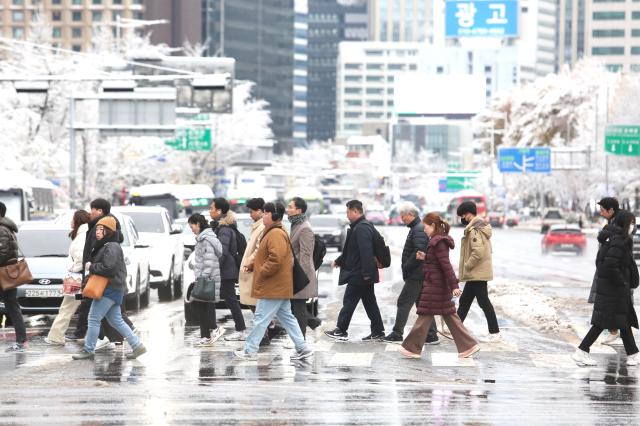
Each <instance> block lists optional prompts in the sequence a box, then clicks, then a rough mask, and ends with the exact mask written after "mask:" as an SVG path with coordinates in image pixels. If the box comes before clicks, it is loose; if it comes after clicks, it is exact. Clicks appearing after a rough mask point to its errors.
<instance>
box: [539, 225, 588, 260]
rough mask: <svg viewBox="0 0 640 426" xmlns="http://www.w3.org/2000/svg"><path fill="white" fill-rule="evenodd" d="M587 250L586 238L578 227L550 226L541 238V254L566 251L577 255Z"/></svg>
mask: <svg viewBox="0 0 640 426" xmlns="http://www.w3.org/2000/svg"><path fill="white" fill-rule="evenodd" d="M586 248H587V238H586V237H585V235H584V233H583V232H582V230H581V229H580V227H579V226H578V225H551V226H550V228H549V231H548V232H547V233H546V234H545V235H544V237H542V254H547V253H549V252H559V251H567V252H574V253H576V254H578V255H581V254H583V253H584V251H585V249H586Z"/></svg>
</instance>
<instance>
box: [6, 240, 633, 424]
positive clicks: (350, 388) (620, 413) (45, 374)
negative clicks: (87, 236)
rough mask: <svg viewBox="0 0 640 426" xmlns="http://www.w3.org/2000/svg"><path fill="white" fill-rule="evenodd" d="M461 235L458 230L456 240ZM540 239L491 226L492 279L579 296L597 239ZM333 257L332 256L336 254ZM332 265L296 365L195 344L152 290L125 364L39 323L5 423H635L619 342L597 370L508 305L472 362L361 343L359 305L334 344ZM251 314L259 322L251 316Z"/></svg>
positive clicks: (381, 295) (567, 341) (389, 283)
mask: <svg viewBox="0 0 640 426" xmlns="http://www.w3.org/2000/svg"><path fill="white" fill-rule="evenodd" d="M384 231H385V233H386V235H387V238H388V240H389V241H391V243H392V245H393V246H394V249H393V252H394V255H395V258H394V264H393V266H392V268H390V269H388V270H385V271H384V273H383V280H384V282H382V283H380V284H378V287H377V289H376V290H377V294H378V300H379V304H380V306H381V310H382V313H383V318H384V321H385V326H386V327H387V330H390V329H391V328H392V326H393V322H394V317H395V300H396V298H397V294H398V293H399V291H400V289H401V287H402V283H401V282H400V276H399V270H398V267H397V264H398V262H399V260H398V259H397V256H398V255H399V250H400V247H401V245H402V243H403V242H404V237H405V235H406V230H405V228H402V227H398V228H386V229H385V230H384ZM459 235H460V230H459V229H454V231H453V236H454V238H455V239H456V240H457V241H459ZM539 241H540V235H539V234H536V233H534V232H528V231H519V230H496V233H495V236H494V252H495V262H494V263H495V265H496V275H500V276H501V277H503V278H508V279H513V280H514V281H515V280H525V279H526V280H530V281H532V282H544V281H555V282H560V283H566V284H567V285H566V291H568V292H574V293H576V294H580V295H583V293H584V292H585V288H587V290H586V291H588V285H589V284H590V276H592V274H593V266H592V265H593V254H594V253H595V249H596V247H595V243H594V242H593V241H590V242H589V244H590V246H589V254H587V255H586V256H584V257H580V258H577V257H571V256H563V255H560V256H545V257H542V256H541V254H540V250H539ZM536 249H537V250H536ZM335 256H336V253H330V254H329V255H328V257H329V259H327V260H330V259H331V258H333V257H335ZM452 259H453V260H456V259H457V251H456V252H455V253H454V254H452ZM454 263H457V262H454ZM589 268H591V269H589ZM336 273H337V272H335V271H331V270H330V269H329V268H328V266H323V268H322V270H321V272H320V279H321V281H320V292H321V299H320V309H321V312H320V317H321V318H322V319H323V325H322V327H321V328H319V329H318V330H316V331H315V332H308V340H309V343H310V345H311V346H312V347H313V349H314V350H315V355H314V356H313V357H312V358H311V359H309V360H307V361H303V362H296V361H293V362H292V361H290V360H289V356H288V354H289V353H290V352H291V349H287V348H286V347H285V344H286V342H287V341H288V339H286V338H284V339H277V340H274V341H273V343H272V345H271V346H269V347H267V348H266V349H265V350H264V351H262V352H261V354H260V357H259V359H258V361H257V362H242V361H236V360H235V359H233V356H232V353H231V352H232V350H233V349H235V348H237V347H238V346H240V344H239V343H237V342H224V341H219V342H218V343H217V344H216V346H214V347H212V348H207V349H197V348H193V347H192V343H193V341H195V340H196V339H197V337H199V332H198V330H197V329H196V328H195V327H185V326H184V319H183V313H182V301H180V300H177V301H173V302H170V303H159V302H158V301H157V298H156V297H154V298H153V300H152V302H151V305H150V307H149V308H147V309H145V310H142V311H140V312H138V313H135V314H133V315H132V319H133V322H134V324H135V325H136V327H137V328H138V329H139V330H140V333H141V337H142V339H143V341H144V342H145V344H146V345H147V348H148V349H149V353H148V354H146V355H144V356H143V357H141V358H140V359H138V360H135V361H127V360H125V359H124V358H123V357H122V353H123V351H122V348H119V349H118V350H117V351H116V352H114V353H110V354H102V355H98V356H96V360H95V361H93V362H92V361H72V360H71V356H70V354H72V353H73V352H76V351H78V350H79V346H77V345H76V344H74V343H68V344H67V345H66V347H64V348H55V347H48V346H46V345H45V344H44V343H43V341H42V339H43V337H44V335H45V334H46V332H47V321H50V320H48V319H46V318H44V319H43V318H32V320H31V321H30V325H31V327H30V329H29V334H30V338H31V346H30V348H29V351H28V352H27V353H23V354H4V353H0V369H1V370H0V371H1V375H0V377H1V378H0V389H2V397H0V424H12V423H16V424H43V423H49V424H92V425H99V424H143V423H144V424H175V423H183V424H197V423H201V424H213V423H233V424H237V423H240V424H260V423H274V424H275V423H278V424H282V423H291V424H293V423H296V424H297V423H310V424H345V423H353V424H389V423H392V424H403V423H433V424H459V423H478V424H480V423H496V424H514V423H519V424H538V423H553V424H555V423H568V424H602V423H611V424H620V423H630V424H637V422H638V420H637V416H638V412H639V408H640V403H639V402H638V391H639V386H638V378H639V377H640V373H639V372H638V370H640V368H633V367H630V368H627V367H626V366H625V356H624V354H623V352H624V351H622V348H617V349H616V350H613V349H610V348H607V347H602V346H599V345H596V346H595V347H594V351H593V352H594V357H595V358H596V359H597V360H598V361H599V364H598V366H597V367H594V368H589V369H586V368H579V367H576V366H575V365H574V364H573V362H572V361H571V360H570V358H569V356H570V354H571V353H572V351H573V349H574V347H575V346H573V345H574V344H575V342H576V339H577V337H576V336H564V335H563V336H560V335H554V334H545V333H541V332H539V331H536V329H535V327H531V326H530V325H529V324H524V323H521V322H515V321H514V320H512V319H509V318H505V317H503V316H502V315H500V312H498V316H499V321H500V326H501V328H502V330H503V335H504V341H503V342H502V343H495V344H482V345H481V346H482V351H481V352H479V353H478V354H477V355H476V356H474V359H472V360H463V361H460V360H458V359H457V357H456V353H455V346H454V345H453V342H451V341H448V340H446V339H444V338H441V342H442V343H441V344H440V345H438V346H430V347H427V348H426V349H425V351H424V352H423V357H422V359H420V360H408V359H403V358H401V357H400V356H399V354H398V353H397V350H398V348H399V346H398V345H387V344H383V343H361V342H359V341H358V338H359V337H363V336H365V335H367V334H368V333H369V329H368V320H367V318H366V315H365V313H364V309H363V308H362V307H361V306H360V307H359V308H358V310H357V311H356V314H355V316H354V320H353V322H352V326H351V329H350V330H349V333H350V336H351V341H350V342H346V343H337V342H333V341H331V340H329V339H327V338H326V337H324V336H323V335H322V330H321V329H324V328H327V329H330V328H332V327H333V326H334V324H335V319H336V317H337V313H338V311H339V309H340V306H341V297H342V294H343V289H342V288H337V287H336V285H335V280H336V278H337V276H336ZM554 289H555V290H554V291H557V292H562V291H563V287H562V286H561V287H560V288H558V286H557V285H556V286H555V287H554ZM516 291H517V290H516ZM585 297H586V296H585ZM567 309H568V310H570V309H572V308H571V307H570V306H568V307H567ZM227 314H228V311H224V310H221V311H219V313H218V315H219V317H220V319H221V325H223V326H225V327H227V328H228V329H231V328H232V321H231V320H230V318H229V317H228V316H226V317H225V315H227ZM569 314H570V315H573V316H576V315H582V314H581V313H575V312H570V313H569ZM245 318H246V319H247V320H248V323H249V324H250V323H251V313H250V312H249V311H246V312H245ZM413 318H414V317H413V314H412V317H411V318H410V319H409V324H408V326H407V327H410V326H411V325H412V323H413ZM581 319H583V320H584V321H587V320H588V318H581ZM465 324H466V325H467V326H468V327H469V328H470V330H471V331H472V333H473V334H474V335H476V336H479V337H482V336H483V335H485V334H486V322H485V320H484V317H483V315H482V312H481V311H480V310H479V308H478V307H477V306H474V308H473V309H472V312H471V313H470V315H469V317H468V319H467V321H465ZM407 332H408V329H407ZM12 339H13V333H12V330H11V329H8V330H7V329H3V330H2V333H1V334H0V343H4V344H6V345H8V344H9V343H10V342H11V341H12ZM126 349H127V350H128V348H126Z"/></svg>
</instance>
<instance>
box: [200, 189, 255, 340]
mask: <svg viewBox="0 0 640 426" xmlns="http://www.w3.org/2000/svg"><path fill="white" fill-rule="evenodd" d="M230 207H231V206H230V205H229V202H228V201H227V200H226V199H225V198H222V197H218V198H215V199H214V200H213V202H212V203H211V206H210V208H209V215H210V216H211V219H213V220H212V222H211V229H213V232H215V233H216V235H217V236H218V239H219V240H220V243H221V244H222V257H220V259H219V261H220V278H221V285H220V298H221V299H223V300H224V303H225V304H226V305H227V307H228V308H229V310H230V311H231V316H232V317H233V322H234V323H235V326H236V332H235V333H232V334H230V335H228V336H226V338H225V340H235V341H243V340H245V338H246V329H247V327H246V326H245V324H244V317H243V316H242V309H241V308H240V302H239V301H238V297H237V296H236V283H237V282H238V276H239V270H240V263H241V261H242V255H244V251H243V253H242V254H240V253H239V250H238V248H239V247H238V236H237V234H238V233H237V232H236V231H237V229H238V226H237V224H236V216H235V213H233V212H232V211H231V210H230ZM244 245H245V248H246V241H245V244H244ZM238 256H239V258H240V261H238V260H237V258H238Z"/></svg>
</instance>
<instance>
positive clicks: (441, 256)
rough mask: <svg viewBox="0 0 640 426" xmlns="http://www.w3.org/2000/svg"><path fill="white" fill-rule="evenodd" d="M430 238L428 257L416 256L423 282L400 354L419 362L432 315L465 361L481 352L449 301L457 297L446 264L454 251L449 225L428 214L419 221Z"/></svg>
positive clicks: (456, 280)
mask: <svg viewBox="0 0 640 426" xmlns="http://www.w3.org/2000/svg"><path fill="white" fill-rule="evenodd" d="M422 222H423V223H424V232H425V233H426V234H427V235H428V236H429V245H428V246H427V253H426V254H425V253H423V252H418V253H417V255H416V257H417V259H418V260H423V261H424V266H423V269H424V282H423V283H422V291H421V293H420V298H419V299H418V311H417V312H418V319H417V320H416V323H415V324H414V325H413V328H412V329H411V332H410V333H409V335H408V336H407V338H406V339H405V340H404V342H402V349H400V353H401V354H402V355H403V356H405V357H408V358H420V353H421V352H422V345H424V341H425V339H426V337H427V332H428V331H429V327H430V326H431V322H432V321H433V320H434V316H435V315H441V316H442V318H443V319H444V322H445V323H446V324H447V327H448V328H449V330H450V331H451V335H452V336H453V340H454V342H455V344H456V347H457V348H458V354H459V355H458V356H459V357H460V358H468V357H470V356H471V355H473V354H474V353H476V352H478V351H479V350H480V347H479V346H478V342H477V341H476V340H475V339H474V338H473V337H472V336H471V335H470V334H469V332H468V331H467V329H466V328H465V327H464V325H462V321H461V320H460V318H459V317H458V314H457V313H456V306H455V304H454V303H453V301H452V300H451V299H452V297H454V296H455V297H457V296H460V294H461V291H460V289H459V288H458V279H457V278H456V274H455V272H453V267H452V266H451V262H450V261H449V251H450V250H451V249H453V248H454V247H455V243H454V242H453V239H452V238H451V237H450V236H449V224H448V223H447V222H445V221H444V220H443V219H442V218H441V217H440V216H439V215H438V214H437V213H429V214H427V215H426V216H425V217H424V219H423V220H422Z"/></svg>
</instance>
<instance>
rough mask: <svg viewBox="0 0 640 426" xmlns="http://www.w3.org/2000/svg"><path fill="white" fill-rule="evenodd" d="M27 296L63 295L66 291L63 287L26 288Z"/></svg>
mask: <svg viewBox="0 0 640 426" xmlns="http://www.w3.org/2000/svg"><path fill="white" fill-rule="evenodd" d="M24 295H25V297H42V298H45V297H62V296H64V293H63V292H62V289H47V290H25V291H24Z"/></svg>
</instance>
